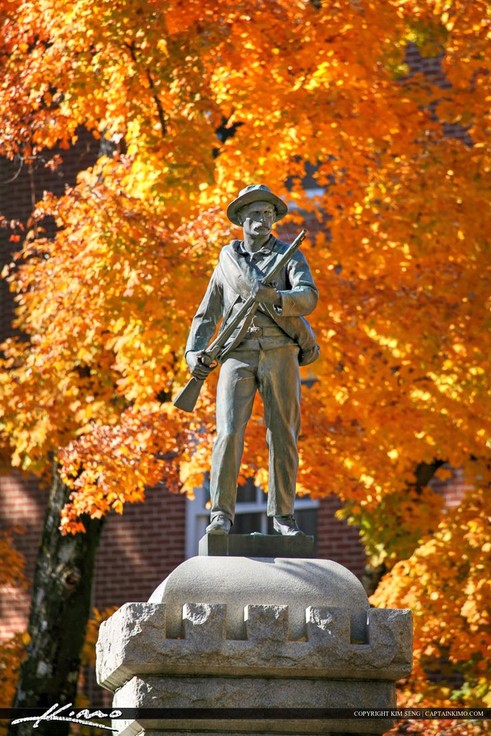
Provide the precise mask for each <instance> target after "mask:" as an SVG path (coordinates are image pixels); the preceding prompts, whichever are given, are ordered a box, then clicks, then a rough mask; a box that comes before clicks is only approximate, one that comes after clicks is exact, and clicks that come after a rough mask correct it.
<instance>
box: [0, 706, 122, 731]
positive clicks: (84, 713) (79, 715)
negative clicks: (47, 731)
mask: <svg viewBox="0 0 491 736" xmlns="http://www.w3.org/2000/svg"><path fill="white" fill-rule="evenodd" d="M69 708H72V703H68V704H67V705H62V706H60V704H59V703H55V704H54V705H52V706H51V708H48V710H47V711H46V712H45V713H43V714H42V715H40V716H29V717H28V718H16V719H15V720H14V721H12V723H11V725H12V726H13V725H15V724H17V723H27V722H28V721H33V725H32V727H33V728H38V727H39V724H40V723H42V721H69V722H70V723H79V724H81V725H82V726H94V727H96V728H103V729H105V730H106V731H117V730H118V729H117V728H111V726H105V725H104V724H103V723H97V722H96V721H91V720H90V719H91V718H120V717H121V715H122V713H121V711H120V710H112V711H111V712H110V713H105V712H104V711H102V710H94V711H89V709H88V708H84V709H83V710H79V711H75V710H72V711H70V713H66V711H67V710H68V709H69ZM62 714H63V715H62Z"/></svg>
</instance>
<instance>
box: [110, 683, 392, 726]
mask: <svg viewBox="0 0 491 736" xmlns="http://www.w3.org/2000/svg"><path fill="white" fill-rule="evenodd" d="M128 703H131V704H132V707H136V708H155V709H157V708H160V709H162V708H169V709H174V708H175V709H182V710H183V717H177V718H176V719H175V720H174V719H171V718H169V719H166V720H165V721H164V720H163V719H161V718H160V719H159V718H156V719H155V720H154V721H152V720H148V719H147V720H145V721H143V720H142V721H141V722H140V721H138V720H135V721H131V722H127V723H125V725H124V727H123V729H122V730H120V732H119V736H136V735H137V734H141V733H142V729H143V733H149V734H154V733H155V731H156V730H157V731H158V732H160V733H163V734H166V736H168V734H169V733H173V732H175V733H178V732H179V731H181V733H182V732H188V733H190V732H192V733H193V734H194V733H196V729H202V730H203V731H206V732H208V733H210V734H221V733H226V734H228V735H230V734H231V733H234V732H236V733H238V734H254V733H272V734H285V735H288V736H293V735H295V736H300V735H303V734H308V735H309V736H311V735H312V734H323V736H325V735H326V734H329V733H336V734H339V733H342V732H345V733H350V734H353V725H354V722H353V720H352V719H349V720H348V719H343V718H337V719H332V718H329V719H321V718H316V717H315V713H313V712H312V710H311V709H314V708H315V709H319V708H326V709H327V708H333V709H343V708H346V709H355V708H360V709H365V708H367V709H373V708H375V709H386V708H394V707H395V706H396V699H395V688H394V685H393V683H391V682H387V681H378V682H357V681H353V680H351V681H343V680H315V679H303V680H298V679H290V678H285V677H283V678H259V677H251V678H234V677H232V678H230V677H214V678H210V677H206V676H205V677H200V676H199V675H196V676H195V677H192V678H190V677H172V676H171V677H144V678H142V677H133V678H132V679H131V680H130V681H129V682H127V683H126V684H125V685H124V686H123V687H121V688H120V689H119V690H117V691H116V693H115V695H114V700H113V708H116V709H117V708H124V707H125V706H127V705H128ZM189 709H192V710H195V709H196V711H197V717H196V718H192V719H190V718H189ZM204 709H206V710H207V711H209V709H217V713H219V712H220V709H240V710H241V711H243V710H244V709H249V711H250V712H249V714H248V715H247V714H246V715H244V713H240V717H237V718H233V717H231V718H229V717H228V714H227V718H226V719H224V718H222V717H218V718H216V719H214V718H213V716H212V717H210V714H209V712H208V714H207V717H206V718H203V719H201V718H200V717H199V713H200V711H203V710H204ZM264 709H265V710H267V709H274V710H275V717H274V718H268V717H264V718H262V717H261V716H262V715H263V713H262V711H263V710H264ZM296 709H305V711H306V713H308V714H309V715H308V716H306V717H305V718H301V717H299V716H298V711H296ZM277 710H278V711H280V713H279V714H278V713H276V711H277ZM186 711H187V712H186ZM292 711H295V712H293V713H292ZM281 712H283V713H284V714H285V715H284V716H283V715H282V713H281ZM287 714H288V715H287ZM186 715H187V716H188V717H187V718H186ZM118 724H119V726H118V727H119V728H120V729H121V722H120V721H118ZM392 725H393V721H392V720H390V719H388V718H387V719H377V723H376V726H375V724H374V722H373V721H370V720H364V721H362V720H361V719H360V721H359V722H357V723H356V728H357V729H358V730H359V733H377V734H381V733H384V731H387V730H389V729H390V728H391V727H392ZM348 729H351V731H348Z"/></svg>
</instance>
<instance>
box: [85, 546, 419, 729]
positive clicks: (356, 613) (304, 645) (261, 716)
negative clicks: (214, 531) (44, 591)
mask: <svg viewBox="0 0 491 736" xmlns="http://www.w3.org/2000/svg"><path fill="white" fill-rule="evenodd" d="M280 540H281V538H280ZM274 544H276V542H274ZM410 670H411V615H410V612H409V611H405V610H381V609H373V608H370V606H369V603H368V600H367V597H366V594H365V591H364V590H363V587H362V586H361V583H360V582H359V581H358V579H357V578H356V577H355V576H354V575H352V574H351V573H350V572H349V571H348V570H346V569H345V568H343V567H342V566H341V565H338V564H337V563H335V562H332V561H329V560H317V559H308V558H307V559H305V558H284V557H265V558H264V557H263V558H255V557H234V556H228V557H227V556H213V555H212V556H204V555H202V556H199V557H194V558H191V559H189V560H187V561H186V562H184V563H183V564H182V565H180V566H179V567H177V568H176V570H174V571H173V572H172V573H171V574H170V575H169V576H168V577H167V579H166V580H165V581H163V583H162V584H161V585H160V586H159V587H158V588H157V589H156V591H155V592H154V593H153V595H152V596H151V598H150V600H149V602H148V603H127V604H125V605H124V606H122V607H121V608H120V609H119V611H117V612H116V613H115V614H114V615H113V616H111V618H110V619H108V621H106V622H104V623H103V624H102V626H101V629H100V634H99V641H98V644H97V676H98V681H99V683H100V684H101V685H103V686H104V687H107V688H109V689H110V690H112V691H113V692H114V700H113V707H114V708H138V709H150V710H147V711H146V712H145V713H144V714H143V715H144V716H145V717H144V718H141V717H139V715H138V714H136V715H135V717H134V718H132V719H129V720H128V721H126V722H121V721H114V727H115V728H118V729H119V734H120V736H136V735H137V734H139V735H140V734H141V735H142V736H143V734H146V735H148V736H164V734H165V736H171V735H172V734H176V736H177V734H183V733H190V734H195V735H196V736H199V734H205V733H206V734H214V735H215V736H225V734H226V735H227V736H233V734H237V735H238V734H276V735H277V736H293V735H300V734H310V735H311V736H315V734H318V735H320V734H323V736H327V735H328V734H337V735H338V736H340V734H348V733H349V734H382V733H384V732H385V731H387V730H388V729H389V728H390V727H391V726H392V721H391V720H390V719H388V718H382V719H376V720H374V719H366V720H363V719H357V718H355V717H354V716H352V717H348V716H349V712H350V711H352V712H353V713H354V710H355V709H357V710H360V709H388V708H393V707H395V705H396V701H395V687H394V683H395V681H396V680H397V679H399V678H400V677H404V676H407V675H408V674H409V672H410ZM347 714H348V715H347Z"/></svg>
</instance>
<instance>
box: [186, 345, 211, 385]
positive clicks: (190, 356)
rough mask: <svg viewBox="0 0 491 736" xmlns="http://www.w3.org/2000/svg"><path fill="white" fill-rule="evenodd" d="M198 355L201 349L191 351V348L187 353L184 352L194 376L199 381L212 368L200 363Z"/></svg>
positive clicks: (202, 379)
mask: <svg viewBox="0 0 491 736" xmlns="http://www.w3.org/2000/svg"><path fill="white" fill-rule="evenodd" d="M200 356H201V351H198V352H193V351H192V350H190V351H189V352H188V353H186V362H187V364H188V367H189V370H190V371H191V373H192V374H193V376H194V377H195V378H198V379H199V380H200V381H204V380H205V378H206V377H207V376H209V375H210V373H211V372H212V370H213V368H210V367H209V366H207V365H205V364H204V363H202V362H201V360H200Z"/></svg>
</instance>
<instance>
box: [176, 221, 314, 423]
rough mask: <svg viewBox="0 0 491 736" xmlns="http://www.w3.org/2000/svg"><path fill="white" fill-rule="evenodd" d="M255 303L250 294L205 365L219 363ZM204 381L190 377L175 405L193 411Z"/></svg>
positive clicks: (299, 239) (275, 270)
mask: <svg viewBox="0 0 491 736" xmlns="http://www.w3.org/2000/svg"><path fill="white" fill-rule="evenodd" d="M306 232H307V231H306V230H302V232H301V233H299V234H298V235H297V237H296V238H295V240H294V241H293V243H292V244H291V245H290V246H289V248H288V250H286V251H285V252H284V253H283V255H282V256H281V257H280V258H279V259H278V261H277V263H276V265H275V266H274V267H273V269H272V270H271V272H270V274H269V275H268V276H267V277H266V278H265V279H264V281H263V284H267V283H268V282H269V281H271V280H274V279H275V278H276V277H277V275H278V274H279V273H280V271H281V269H282V268H283V267H284V266H285V265H286V264H287V263H288V261H290V260H291V258H292V257H293V255H294V253H295V252H296V251H297V250H298V248H299V247H300V244H301V243H302V241H303V240H304V238H305V234H306ZM254 303H255V300H254V297H253V296H250V297H249V299H247V300H246V301H245V302H244V304H243V305H242V307H241V309H240V310H239V312H238V313H237V315H236V316H235V317H234V319H233V320H232V321H231V322H230V324H229V325H228V326H227V327H226V328H225V329H224V330H223V331H221V332H220V334H219V335H218V337H217V338H215V340H214V341H213V342H212V343H211V344H210V345H209V346H208V347H207V349H206V350H205V351H204V352H203V356H206V358H207V359H208V360H205V361H203V362H204V363H205V365H211V364H212V363H215V364H216V365H218V362H217V359H219V356H220V351H221V349H222V347H223V345H224V344H225V343H226V342H227V340H228V338H229V337H230V335H231V334H232V333H233V332H234V330H235V329H236V327H237V326H238V325H239V324H240V323H241V322H242V321H243V319H244V318H245V316H246V315H247V313H248V311H249V310H250V309H251V308H252V307H253V306H254ZM213 367H215V366H213ZM203 383H204V380H200V379H198V378H195V376H193V377H192V378H190V379H189V381H188V382H187V383H186V385H185V386H184V388H183V389H182V391H180V392H179V394H178V395H177V396H176V398H175V399H174V402H173V404H174V406H177V408H178V409H182V410H183V411H193V410H194V407H195V406H196V402H197V401H198V396H199V394H200V391H201V387H202V386H203Z"/></svg>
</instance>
